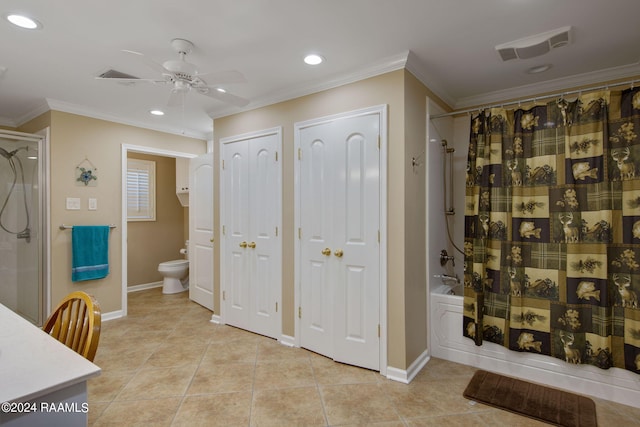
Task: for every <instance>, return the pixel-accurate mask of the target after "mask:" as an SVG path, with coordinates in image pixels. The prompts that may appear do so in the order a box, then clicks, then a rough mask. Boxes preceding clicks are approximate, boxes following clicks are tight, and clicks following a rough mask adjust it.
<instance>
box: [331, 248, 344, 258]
mask: <svg viewBox="0 0 640 427" xmlns="http://www.w3.org/2000/svg"><path fill="white" fill-rule="evenodd" d="M333 254H334V255H335V256H337V257H338V258H342V255H344V252H342V249H336V251H335V252H334V253H333Z"/></svg>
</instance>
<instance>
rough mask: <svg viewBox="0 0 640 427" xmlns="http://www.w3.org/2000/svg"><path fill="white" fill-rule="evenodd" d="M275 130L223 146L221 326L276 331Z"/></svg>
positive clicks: (277, 138) (278, 245) (278, 308)
mask: <svg viewBox="0 0 640 427" xmlns="http://www.w3.org/2000/svg"><path fill="white" fill-rule="evenodd" d="M280 141H281V132H280V130H279V128H278V129H275V130H271V131H268V132H267V131H265V133H259V134H252V135H248V136H245V137H241V138H240V139H237V140H234V141H227V142H226V143H225V144H224V153H225V154H224V159H225V165H224V169H223V177H224V180H225V184H224V185H225V188H224V193H225V198H224V204H225V206H224V219H223V223H224V224H225V230H224V231H225V239H226V241H225V244H226V247H227V250H226V257H227V258H228V261H225V263H224V269H225V275H224V277H225V283H224V284H223V289H224V293H223V297H224V300H223V304H225V322H226V323H228V324H230V325H233V326H238V327H241V328H243V329H247V330H250V331H252V332H256V333H259V334H262V335H266V336H270V337H274V338H279V336H280V332H281V316H280V312H281V305H280V299H281V289H282V285H281V277H282V272H281V271H282V260H281V252H282V247H281V238H280V233H281V223H280V221H281V219H280V217H281V214H280V206H281V196H280V194H281V178H280V175H281V173H280V163H281V161H280V159H279V153H278V151H279V147H280V144H281V142H280Z"/></svg>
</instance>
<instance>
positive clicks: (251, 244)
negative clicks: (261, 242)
mask: <svg viewBox="0 0 640 427" xmlns="http://www.w3.org/2000/svg"><path fill="white" fill-rule="evenodd" d="M247 246H249V247H250V248H251V249H255V248H256V242H251V243H249V244H248V245H247Z"/></svg>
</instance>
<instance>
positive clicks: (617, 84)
mask: <svg viewBox="0 0 640 427" xmlns="http://www.w3.org/2000/svg"><path fill="white" fill-rule="evenodd" d="M636 81H637V80H629V81H626V82H620V83H611V84H607V85H602V86H596V87H589V88H585V89H579V90H570V91H565V92H560V93H554V94H550V95H541V96H534V97H533V98H527V99H520V100H518V101H510V102H503V103H500V104H494V105H488V106H482V107H476V108H468V109H466V110H457V111H452V112H450V113H443V114H434V115H433V116H430V117H429V119H440V118H442V117H449V116H455V115H456V114H465V113H471V112H473V111H482V110H484V109H486V108H495V107H504V106H506V105H515V104H522V103H527V102H536V101H538V100H541V99H546V98H557V97H559V96H567V95H573V94H576V93H582V92H595V91H597V90H600V89H608V88H610V87H613V86H627V85H630V86H631V89H633V85H634V83H635V82H636Z"/></svg>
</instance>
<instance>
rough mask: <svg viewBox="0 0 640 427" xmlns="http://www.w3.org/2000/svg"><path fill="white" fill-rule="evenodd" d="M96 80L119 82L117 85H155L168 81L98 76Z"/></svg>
mask: <svg viewBox="0 0 640 427" xmlns="http://www.w3.org/2000/svg"><path fill="white" fill-rule="evenodd" d="M95 79H96V80H109V81H112V82H117V83H138V82H143V83H154V84H159V83H163V84H164V83H167V81H166V80H159V79H138V78H135V77H134V78H121V77H100V76H97V77H95Z"/></svg>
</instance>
